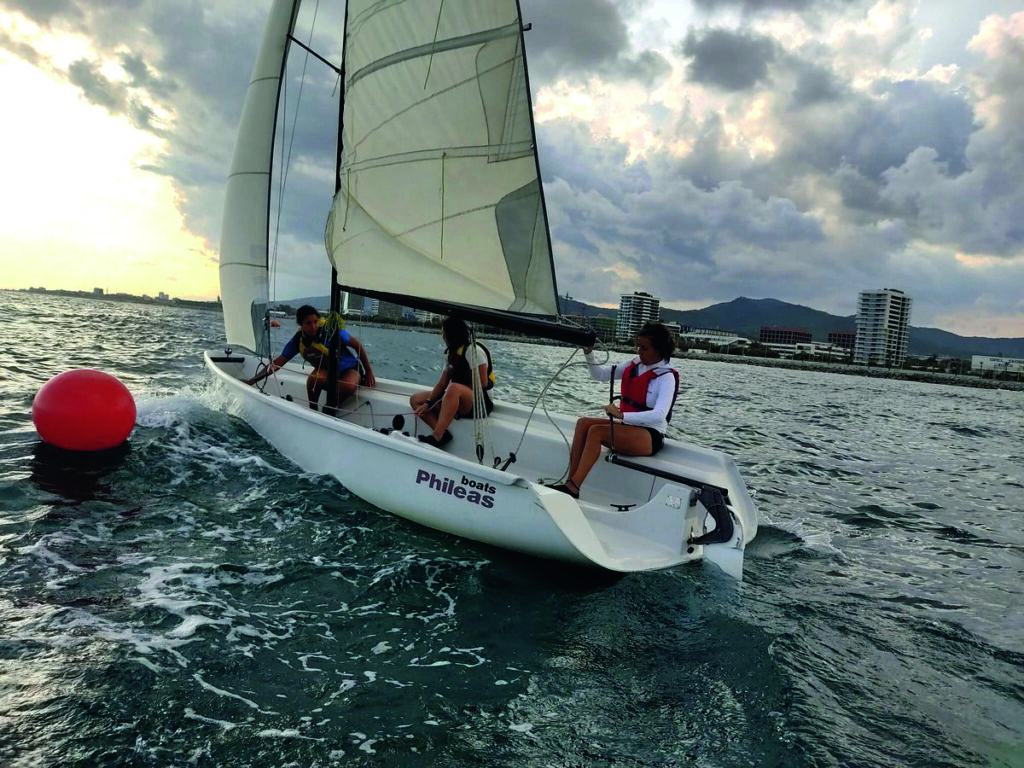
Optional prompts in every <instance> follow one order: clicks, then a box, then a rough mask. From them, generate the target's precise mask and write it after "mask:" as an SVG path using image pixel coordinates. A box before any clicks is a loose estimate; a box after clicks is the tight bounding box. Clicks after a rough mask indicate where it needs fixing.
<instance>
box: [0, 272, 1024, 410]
mask: <svg viewBox="0 0 1024 768" xmlns="http://www.w3.org/2000/svg"><path fill="white" fill-rule="evenodd" d="M5 290H12V291H16V292H20V293H31V294H42V295H52V296H62V297H65V298H79V299H97V300H100V301H119V302H134V303H137V304H151V305H156V306H161V307H178V308H185V309H200V310H204V311H218V312H219V311H220V310H221V305H220V302H217V301H192V300H189V299H153V298H149V297H144V296H133V295H130V294H103V295H99V294H93V293H90V292H88V291H65V290H50V289H32V288H12V289H5ZM353 324H354V325H357V326H366V327H373V328H393V329H395V330H403V331H414V332H419V333H438V332H439V331H438V328H436V327H434V326H421V325H403V324H398V323H379V322H367V321H363V320H359V321H355V322H354V323H353ZM481 338H490V339H496V340H505V341H516V342H520V343H523V344H547V345H551V344H555V345H557V346H564V347H568V346H571V345H568V344H563V343H562V342H557V341H551V340H548V339H544V340H540V339H535V338H531V337H528V336H521V335H518V334H507V335H496V334H481ZM603 348H604V349H607V350H608V351H609V352H614V353H616V354H627V355H628V354H631V353H632V352H633V347H632V346H630V345H626V344H605V345H604V347H603ZM675 357H676V359H689V360H713V361H715V362H722V363H735V364H739V365H758V366H762V367H766V368H790V369H794V370H803V371H817V372H820V373H836V374H845V375H848V376H867V377H869V378H875V379H899V380H902V381H920V382H925V383H928V384H944V385H946V386H954V387H969V388H974V389H1003V390H1012V391H1016V392H1024V381H1018V380H1013V379H983V378H982V377H981V376H972V375H968V374H962V373H959V374H958V373H943V372H940V371H920V370H905V369H901V368H869V367H867V366H863V365H849V364H845V363H818V362H810V361H804V360H783V359H780V358H767V357H750V356H746V355H723V354H717V353H714V352H706V353H703V352H702V353H700V354H693V353H683V354H682V355H679V354H677V355H676V356H675Z"/></svg>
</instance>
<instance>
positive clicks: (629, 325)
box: [615, 291, 661, 341]
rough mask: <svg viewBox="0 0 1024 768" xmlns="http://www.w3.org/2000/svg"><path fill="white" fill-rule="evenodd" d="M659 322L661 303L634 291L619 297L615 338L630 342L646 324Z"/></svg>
mask: <svg viewBox="0 0 1024 768" xmlns="http://www.w3.org/2000/svg"><path fill="white" fill-rule="evenodd" d="M659 320H661V301H660V300H659V299H656V298H654V297H653V296H651V294H649V293H641V292H639V291H634V292H633V293H632V295H630V294H626V293H624V294H622V296H620V297H619V316H618V319H617V320H616V322H615V338H617V339H619V340H620V341H631V340H632V339H635V338H636V334H637V331H639V330H640V328H641V327H642V326H643V324H644V323H646V322H649V321H650V322H655V323H656V322H658V321H659Z"/></svg>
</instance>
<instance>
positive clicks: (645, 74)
mask: <svg viewBox="0 0 1024 768" xmlns="http://www.w3.org/2000/svg"><path fill="white" fill-rule="evenodd" d="M671 72H672V65H671V64H670V63H669V62H668V60H667V59H666V58H665V57H664V56H662V55H661V54H660V53H656V52H655V51H643V52H642V53H640V54H639V55H637V56H634V57H624V58H622V59H620V60H619V61H618V62H617V63H616V65H615V67H614V69H612V70H611V71H610V72H608V77H609V79H610V80H634V81H636V82H638V83H642V84H643V85H646V86H652V85H654V84H655V83H657V82H658V81H659V80H661V79H663V78H665V77H667V76H668V75H669V74H670V73H671Z"/></svg>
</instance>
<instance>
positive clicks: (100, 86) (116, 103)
mask: <svg viewBox="0 0 1024 768" xmlns="http://www.w3.org/2000/svg"><path fill="white" fill-rule="evenodd" d="M68 80H69V81H70V82H71V83H72V84H73V85H77V86H78V87H79V88H80V89H81V91H82V95H84V96H85V98H86V99H88V100H89V101H90V102H92V103H93V104H98V105H99V106H101V107H104V108H105V109H106V110H107V111H109V112H111V113H113V114H123V113H124V111H125V107H126V105H127V102H128V99H127V95H126V91H125V88H124V86H123V85H121V84H119V83H114V82H111V81H110V80H108V79H107V78H106V77H104V76H103V75H102V74H100V71H99V67H98V66H97V64H96V62H93V61H88V60H86V59H78V61H74V62H72V63H71V66H69V67H68Z"/></svg>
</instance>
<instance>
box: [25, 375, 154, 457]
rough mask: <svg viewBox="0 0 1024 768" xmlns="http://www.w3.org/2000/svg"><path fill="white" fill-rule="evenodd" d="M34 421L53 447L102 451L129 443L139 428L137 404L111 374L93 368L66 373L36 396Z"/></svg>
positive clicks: (44, 438) (40, 432) (49, 382)
mask: <svg viewBox="0 0 1024 768" xmlns="http://www.w3.org/2000/svg"><path fill="white" fill-rule="evenodd" d="M32 421H33V422H35V425H36V431H38V432H39V436H40V437H41V438H42V439H43V441H44V442H46V443H49V444H50V445H54V446H56V447H58V448H66V449H67V450H71V451H102V450H105V449H107V448H114V447H115V446H118V445H120V444H121V443H123V442H124V441H125V440H127V439H128V435H129V434H131V431H132V428H133V427H134V426H135V400H134V399H133V398H132V393H131V392H129V391H128V388H127V387H126V386H125V385H124V384H122V383H121V382H120V381H119V380H118V379H116V378H115V377H113V376H111V375H110V374H109V373H103V372H102V371H94V370H92V369H89V368H82V369H79V370H75V371H65V372H64V373H61V374H59V375H57V376H54V377H53V378H52V379H50V380H49V381H48V382H46V383H45V384H44V385H43V386H42V388H41V389H40V390H39V391H38V392H37V393H36V397H35V400H33V401H32Z"/></svg>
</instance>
